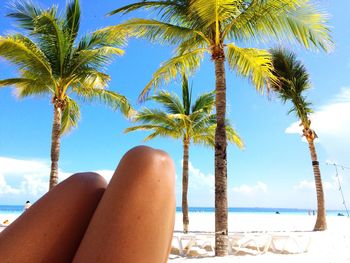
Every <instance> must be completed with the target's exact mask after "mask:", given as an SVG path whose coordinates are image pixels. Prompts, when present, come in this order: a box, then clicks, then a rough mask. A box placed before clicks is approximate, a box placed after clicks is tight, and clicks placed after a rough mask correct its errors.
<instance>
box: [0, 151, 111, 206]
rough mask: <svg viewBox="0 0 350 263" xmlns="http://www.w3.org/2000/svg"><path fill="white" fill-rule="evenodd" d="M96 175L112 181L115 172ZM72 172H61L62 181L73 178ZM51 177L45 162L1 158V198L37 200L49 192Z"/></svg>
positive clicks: (47, 163)
mask: <svg viewBox="0 0 350 263" xmlns="http://www.w3.org/2000/svg"><path fill="white" fill-rule="evenodd" d="M95 172H96V173H98V174H100V175H102V176H103V177H104V178H105V179H106V180H107V181H110V179H111V177H112V175H113V173H114V171H112V170H98V171H95ZM72 174H73V173H72V172H65V171H61V170H59V179H60V181H63V180H65V179H66V178H68V177H69V176H71V175H72ZM49 175H50V165H49V162H47V161H45V160H33V159H32V160H23V159H15V158H9V157H0V196H2V197H5V196H6V198H7V199H8V200H11V197H14V196H15V197H16V200H18V198H19V197H21V196H22V197H23V198H24V196H25V198H24V199H28V198H30V199H31V200H36V199H38V198H40V197H41V196H42V195H43V194H45V193H46V192H47V190H48V184H49V183H48V180H49Z"/></svg>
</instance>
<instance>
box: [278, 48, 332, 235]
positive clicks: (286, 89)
mask: <svg viewBox="0 0 350 263" xmlns="http://www.w3.org/2000/svg"><path fill="white" fill-rule="evenodd" d="M271 53H272V58H273V60H272V61H273V66H274V74H275V76H276V77H277V78H278V79H279V80H280V81H279V83H278V84H276V83H272V88H273V90H274V91H275V92H276V93H277V95H278V96H279V97H280V98H281V100H282V102H283V103H286V102H287V101H289V102H291V103H292V105H293V106H292V108H291V109H290V110H289V112H288V113H292V112H294V113H295V114H296V116H297V117H298V118H299V119H300V122H301V123H300V126H302V127H303V136H304V137H305V138H306V140H307V142H308V144H309V149H310V154H311V160H312V168H313V171H314V177H315V184H316V193H317V219H316V224H315V227H314V230H315V231H323V230H326V229H327V222H326V210H325V202H324V194H323V186H322V178H321V172H320V166H319V163H318V160H317V154H316V148H315V144H314V140H315V139H316V138H317V135H316V133H315V131H314V130H313V129H312V128H311V120H310V118H309V114H310V113H312V109H311V103H310V102H308V101H307V99H306V97H305V96H304V95H303V94H304V93H305V91H306V90H308V89H309V88H310V86H311V83H310V78H309V74H308V73H307V70H306V68H305V67H304V65H303V64H302V63H301V62H300V61H298V60H297V59H296V56H295V54H293V53H292V52H288V51H286V50H283V49H273V50H272V51H271Z"/></svg>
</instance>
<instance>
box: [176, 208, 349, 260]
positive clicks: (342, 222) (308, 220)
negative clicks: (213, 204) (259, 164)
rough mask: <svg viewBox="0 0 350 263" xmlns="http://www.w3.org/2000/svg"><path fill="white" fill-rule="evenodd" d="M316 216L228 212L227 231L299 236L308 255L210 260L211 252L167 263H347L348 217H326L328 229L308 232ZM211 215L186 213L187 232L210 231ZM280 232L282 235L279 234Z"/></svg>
mask: <svg viewBox="0 0 350 263" xmlns="http://www.w3.org/2000/svg"><path fill="white" fill-rule="evenodd" d="M315 220H316V217H315V216H308V215H283V214H279V215H277V214H242V213H238V214H237V213H229V232H230V233H231V232H232V234H233V233H234V232H248V233H249V232H258V233H260V232H264V231H267V233H268V234H272V235H276V234H279V233H282V234H290V235H299V236H301V238H299V239H297V241H298V242H299V243H300V244H299V245H301V246H306V245H305V244H303V243H302V242H303V241H304V240H303V237H305V239H307V240H310V245H309V247H308V252H306V253H297V254H295V253H294V254H292V253H288V254H281V253H273V252H272V251H269V252H267V253H266V254H262V255H256V256H254V255H250V254H245V255H240V256H236V255H230V256H228V257H214V256H213V253H209V256H206V257H202V258H188V257H180V256H175V255H170V259H169V263H178V262H187V263H197V262H198V263H202V262H203V263H204V262H213V263H229V262H230V263H231V262H242V263H248V262H276V263H277V262H278V263H284V262H293V263H294V262H310V263H313V262H317V263H323V262H327V263H328V262H350V218H347V217H338V216H328V217H327V223H328V230H327V231H323V232H312V229H313V226H314V224H315ZM214 222H215V219H214V213H190V231H194V232H195V233H197V231H198V232H214ZM181 229H182V215H181V213H177V214H176V222H175V231H176V232H181ZM281 231H282V232H281Z"/></svg>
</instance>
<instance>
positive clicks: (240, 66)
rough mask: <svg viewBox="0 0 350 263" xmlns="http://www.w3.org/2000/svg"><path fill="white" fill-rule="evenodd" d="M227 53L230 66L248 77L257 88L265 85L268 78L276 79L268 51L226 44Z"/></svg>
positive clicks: (259, 88)
mask: <svg viewBox="0 0 350 263" xmlns="http://www.w3.org/2000/svg"><path fill="white" fill-rule="evenodd" d="M227 55H228V62H229V65H230V67H231V68H232V69H236V70H237V71H238V73H239V74H240V75H242V76H245V77H249V78H250V80H251V81H252V82H253V84H254V86H255V87H256V88H257V89H258V90H261V89H262V88H263V87H266V86H267V84H268V80H270V81H276V77H275V76H274V75H273V73H272V69H273V66H272V62H271V55H270V53H269V52H267V51H265V50H261V49H255V48H239V47H237V46H235V45H233V44H228V45H227Z"/></svg>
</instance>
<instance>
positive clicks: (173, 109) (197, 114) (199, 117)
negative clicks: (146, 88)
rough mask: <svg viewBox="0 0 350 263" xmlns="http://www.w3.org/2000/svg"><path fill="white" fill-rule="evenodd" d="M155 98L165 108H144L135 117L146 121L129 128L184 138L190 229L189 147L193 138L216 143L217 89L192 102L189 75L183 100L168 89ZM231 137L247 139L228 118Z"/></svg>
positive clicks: (185, 205) (237, 140)
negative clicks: (215, 109)
mask: <svg viewBox="0 0 350 263" xmlns="http://www.w3.org/2000/svg"><path fill="white" fill-rule="evenodd" d="M151 99H152V100H154V101H156V102H158V103H160V104H162V105H163V107H164V109H165V111H162V110H157V109H147V108H145V109H143V110H142V111H140V112H139V113H138V114H137V115H136V117H135V121H138V122H143V124H142V125H138V126H134V127H130V128H128V129H126V132H130V131H136V130H147V131H152V133H151V134H150V135H148V136H147V137H146V138H145V141H148V140H150V139H153V138H155V137H157V136H162V137H171V138H175V139H182V142H183V161H182V164H183V165H182V216H183V232H184V233H187V232H188V225H189V217H188V203H187V192H188V161H189V147H190V144H191V142H193V143H194V144H203V145H207V146H212V147H214V146H215V141H214V137H215V126H216V116H215V115H214V114H212V113H211V112H212V111H213V108H214V103H215V95H214V93H213V92H211V93H204V94H203V95H201V96H199V97H198V98H197V100H196V101H195V103H194V104H193V105H192V91H190V89H189V87H188V81H187V78H186V76H185V75H183V80H182V102H181V100H180V99H179V97H178V96H177V95H176V94H171V93H168V92H165V91H162V92H160V93H159V94H158V95H155V96H153V97H151ZM226 130H227V135H228V136H227V138H228V140H229V142H232V143H235V144H236V145H237V146H238V147H239V148H242V147H243V143H242V141H241V139H240V138H239V136H238V135H237V133H236V132H235V130H234V129H233V128H232V127H231V126H230V125H229V124H228V122H226Z"/></svg>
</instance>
